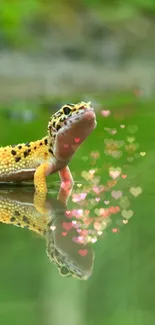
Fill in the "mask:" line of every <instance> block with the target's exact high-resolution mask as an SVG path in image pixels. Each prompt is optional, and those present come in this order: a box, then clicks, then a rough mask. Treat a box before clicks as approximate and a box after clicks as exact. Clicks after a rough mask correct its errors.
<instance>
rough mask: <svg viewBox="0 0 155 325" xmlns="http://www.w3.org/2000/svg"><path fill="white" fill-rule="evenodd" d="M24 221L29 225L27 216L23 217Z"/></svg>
mask: <svg viewBox="0 0 155 325" xmlns="http://www.w3.org/2000/svg"><path fill="white" fill-rule="evenodd" d="M23 221H24V222H26V223H28V224H29V223H30V221H29V219H28V217H26V216H23Z"/></svg>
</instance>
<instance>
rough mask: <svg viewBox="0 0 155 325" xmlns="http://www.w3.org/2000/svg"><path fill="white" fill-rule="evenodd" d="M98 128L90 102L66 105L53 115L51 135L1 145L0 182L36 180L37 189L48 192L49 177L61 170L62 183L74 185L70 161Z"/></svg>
mask: <svg viewBox="0 0 155 325" xmlns="http://www.w3.org/2000/svg"><path fill="white" fill-rule="evenodd" d="M95 127H96V117H95V113H94V109H93V108H92V107H91V103H90V102H89V103H87V102H80V103H78V104H67V105H64V106H63V107H62V108H61V109H60V110H59V111H58V112H56V113H55V114H53V116H52V117H51V119H50V121H49V123H48V132H47V136H45V137H43V138H42V139H40V140H37V141H32V142H28V143H21V144H18V145H10V146H6V147H1V148H0V182H21V181H29V180H34V185H35V190H36V192H41V193H46V192H47V185H46V176H47V175H49V174H52V173H55V172H59V176H60V179H61V181H62V182H67V183H70V184H72V183H73V178H72V175H71V173H70V170H69V167H68V163H69V161H70V160H71V158H72V156H73V154H74V153H75V152H76V151H77V149H78V148H79V147H80V145H81V144H82V143H83V142H84V140H85V139H86V138H87V137H88V136H89V134H90V133H91V132H92V131H93V129H94V128H95Z"/></svg>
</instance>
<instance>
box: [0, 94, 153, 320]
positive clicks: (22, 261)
mask: <svg viewBox="0 0 155 325" xmlns="http://www.w3.org/2000/svg"><path fill="white" fill-rule="evenodd" d="M101 102H102V101H101ZM154 104H155V101H153V100H152V101H147V100H145V99H143V98H137V97H135V96H132V95H124V94H121V95H118V96H116V95H115V96H110V97H108V96H107V97H105V98H104V105H105V107H106V108H105V109H109V110H111V115H110V116H109V117H107V118H105V117H103V116H102V115H101V113H98V114H97V121H98V126H97V128H96V130H95V131H94V132H93V133H92V134H91V136H90V137H89V138H88V139H87V140H86V142H85V143H84V144H83V145H82V147H81V148H80V150H79V151H78V152H77V153H76V156H75V157H74V159H73V160H72V161H71V163H70V168H71V171H72V173H73V176H74V179H75V186H74V188H73V192H72V194H71V196H70V198H69V200H68V204H67V208H66V209H67V210H74V209H85V210H89V217H90V218H94V220H96V219H97V218H98V217H99V209H101V208H107V207H108V205H107V206H105V203H104V201H105V200H106V201H108V200H109V201H110V202H109V206H119V207H120V211H119V212H118V213H117V214H112V215H111V216H110V218H109V220H110V222H109V223H108V222H107V225H106V226H105V229H103V234H102V235H98V236H97V241H96V242H95V243H93V244H90V246H91V249H92V251H93V252H94V256H95V259H94V265H93V269H92V275H91V276H90V277H89V279H88V280H86V281H83V280H78V279H75V278H73V277H62V276H61V275H60V274H59V272H58V269H57V267H56V266H55V265H53V264H52V263H51V262H50V261H49V259H48V257H47V254H46V247H45V240H44V238H43V237H41V236H39V235H38V234H36V233H34V232H32V231H30V230H29V229H27V228H23V229H22V228H20V227H15V226H13V225H7V224H2V223H1V224H0V234H1V237H0V238H1V249H0V261H1V267H0V320H1V323H2V324H10V323H11V324H15V325H18V324H23V325H26V324H29V325H31V324H32V325H35V324H36V325H39V324H40V325H42V324H44V325H48V324H50V325H51V324H52V325H57V324H67V325H70V324H71V325H76V324H77V325H96V324H97V325H100V324H106V325H113V324H114V325H117V324H118V325H121V324H122V325H123V324H127V325H128V324H129V325H137V324H138V325H143V324H144V325H145V324H149V325H151V324H154V317H155V311H154V310H155V309H154V299H155V294H154V280H155V258H154V256H155V239H154V238H155V236H154V233H155V218H154V194H155V191H154V186H155V180H154V167H155V152H154V139H155V136H154V132H155V131H154V130H155V128H154V125H155V124H154V123H155V110H154ZM102 110H103V108H102ZM48 118H49V112H48V111H45V110H44V108H43V109H42V110H39V111H38V113H37V115H36V117H35V119H34V120H33V121H31V122H27V123H25V122H24V121H20V120H18V119H17V120H16V119H15V120H14V119H9V118H8V117H7V116H5V114H3V113H2V114H1V116H0V125H1V130H0V135H1V145H7V144H14V143H19V142H27V141H30V140H35V139H39V138H41V137H42V136H44V135H45V129H46V125H47V122H48ZM122 125H125V127H124V128H123V127H121V126H122ZM135 126H136V128H135ZM105 128H110V129H111V130H114V129H116V131H117V132H116V133H115V132H114V134H110V133H109V132H111V131H109V130H107V129H106V130H105ZM132 137H134V139H131V138H132ZM105 139H113V140H115V141H120V140H121V141H125V143H123V145H122V147H121V148H120V149H119V150H120V151H121V152H122V156H121V157H119V158H114V157H113V156H111V155H110V154H107V153H105V142H104V140H105ZM132 141H133V142H132ZM129 142H130V144H131V143H136V151H135V152H134V153H133V152H131V151H130V152H128V151H127V150H126V149H125V146H126V144H127V143H129ZM116 151H117V150H116ZM94 152H97V155H98V154H99V155H100V156H99V157H98V156H97V157H95V158H94ZM140 153H142V155H140ZM143 153H145V154H143ZM128 158H133V159H128ZM110 167H119V168H121V169H122V174H123V175H127V177H126V178H124V179H123V178H122V177H119V178H118V179H117V183H116V184H115V186H114V187H113V188H112V187H111V188H110V189H109V190H107V191H106V192H101V193H100V194H96V193H95V192H94V191H93V188H94V186H95V185H97V187H98V186H100V185H104V186H106V185H107V182H108V181H112V178H111V177H110V176H109V168H110ZM90 170H95V174H94V176H93V177H92V178H91V177H89V176H90V172H89V171H90ZM82 172H84V173H82ZM88 178H89V179H88ZM113 185H114V184H113ZM48 186H49V194H48V199H49V200H55V201H56V200H57V195H58V191H59V178H58V175H51V176H50V177H49V178H48ZM131 187H136V188H137V187H140V188H141V190H142V193H141V194H140V195H137V197H135V196H134V195H132V194H131V193H130V189H131ZM113 190H115V191H121V193H122V196H123V198H124V197H125V203H124V202H123V201H121V198H119V199H118V200H116V199H115V198H113V197H112V191H113ZM1 191H2V192H3V195H6V196H7V193H8V192H7V191H6V192H5V191H4V188H1ZM10 191H15V189H10ZM26 191H28V192H29V196H30V197H32V200H33V188H32V187H28V188H26ZM79 193H87V195H86V198H85V199H84V200H81V201H79V202H75V200H74V199H73V198H74V197H75V196H76V197H77V194H79ZM74 195H75V196H74ZM96 197H97V198H100V201H98V202H97V201H95V198H96ZM18 200H19V201H20V195H19V194H18ZM126 202H127V203H126ZM58 208H59V205H58ZM123 210H131V211H132V212H133V216H132V217H131V218H130V219H129V220H127V219H126V218H123V216H122V215H121V213H122V211H123ZM62 217H63V215H62ZM95 218H96V219H95ZM101 219H102V221H103V218H101ZM101 219H100V222H101ZM123 220H127V222H126V221H125V222H124V223H123ZM106 221H107V219H106ZM90 228H91V229H94V228H93V222H92V224H91V225H90ZM64 250H65V247H64Z"/></svg>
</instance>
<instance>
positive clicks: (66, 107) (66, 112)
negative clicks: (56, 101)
mask: <svg viewBox="0 0 155 325" xmlns="http://www.w3.org/2000/svg"><path fill="white" fill-rule="evenodd" d="M63 111H64V114H65V115H69V113H70V112H71V109H70V107H68V106H65V107H64V109H63Z"/></svg>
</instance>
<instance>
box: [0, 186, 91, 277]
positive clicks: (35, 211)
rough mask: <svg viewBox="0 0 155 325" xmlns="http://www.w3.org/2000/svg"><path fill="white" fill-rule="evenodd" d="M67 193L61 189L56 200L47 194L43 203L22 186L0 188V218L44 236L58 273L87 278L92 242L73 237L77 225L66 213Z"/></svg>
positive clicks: (89, 269) (48, 253) (89, 270)
mask: <svg viewBox="0 0 155 325" xmlns="http://www.w3.org/2000/svg"><path fill="white" fill-rule="evenodd" d="M66 195H67V194H66V190H64V189H61V190H60V193H59V199H58V200H56V199H53V198H49V199H46V200H45V203H44V205H43V202H42V200H41V198H39V197H33V193H32V192H30V191H27V190H26V189H24V188H17V187H16V188H12V190H10V188H9V189H5V190H4V191H2V190H1V191H0V221H1V222H3V223H6V224H12V225H16V226H18V227H21V228H24V227H27V228H28V229H29V230H31V231H34V232H37V233H38V234H40V235H41V236H44V238H45V241H46V248H47V249H46V251H47V255H48V257H49V258H50V260H51V261H52V262H53V263H54V264H55V265H56V266H57V267H58V269H59V271H60V274H62V275H64V276H68V275H71V276H73V277H77V278H79V279H85V280H86V279H88V278H89V277H90V276H91V274H92V270H93V263H94V253H93V249H92V245H91V243H82V242H79V241H78V240H76V239H77V238H78V237H79V232H78V231H79V229H78V228H77V227H76V224H75V223H74V221H71V219H70V220H68V217H67V215H66V211H67V210H66V204H65V202H66ZM68 221H69V222H68Z"/></svg>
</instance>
